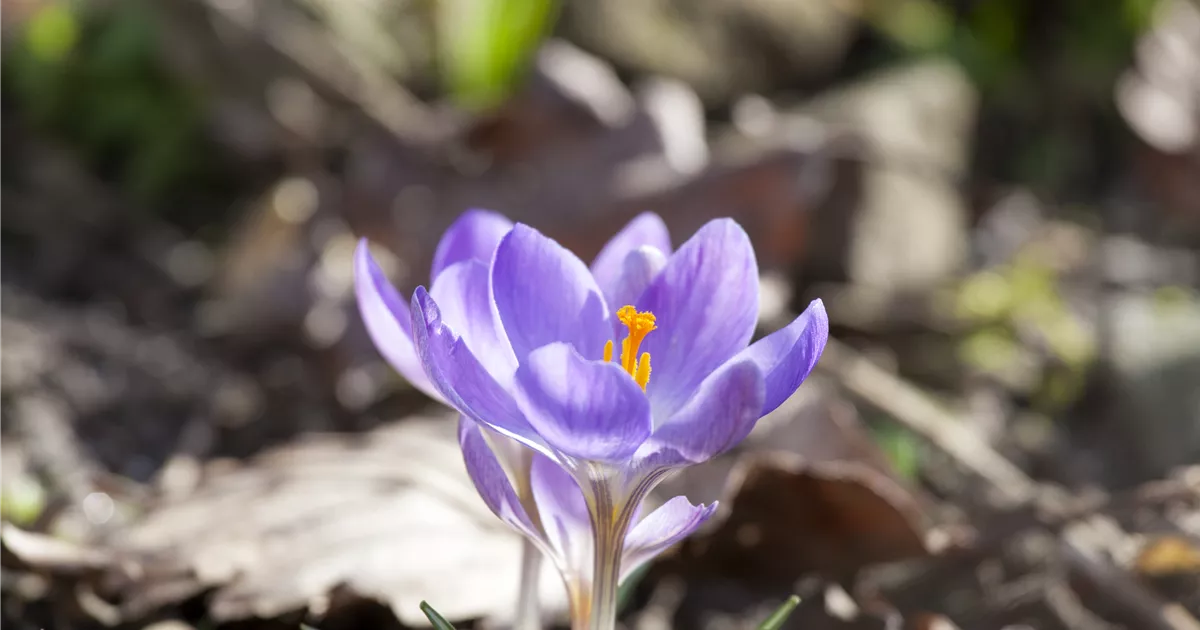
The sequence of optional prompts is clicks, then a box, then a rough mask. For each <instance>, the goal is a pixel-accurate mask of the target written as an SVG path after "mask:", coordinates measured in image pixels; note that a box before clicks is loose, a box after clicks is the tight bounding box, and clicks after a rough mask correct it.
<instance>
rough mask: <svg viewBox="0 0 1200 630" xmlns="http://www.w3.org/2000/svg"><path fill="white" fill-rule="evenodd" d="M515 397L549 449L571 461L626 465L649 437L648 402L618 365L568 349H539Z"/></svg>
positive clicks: (520, 373)
mask: <svg viewBox="0 0 1200 630" xmlns="http://www.w3.org/2000/svg"><path fill="white" fill-rule="evenodd" d="M515 383H516V391H515V392H514V393H515V396H516V399H517V402H518V403H519V404H520V407H521V410H522V411H524V412H525V417H526V418H527V419H528V421H529V424H530V425H532V426H533V428H534V429H536V430H537V432H538V435H540V436H542V439H544V440H545V441H546V443H547V444H549V445H550V446H552V447H554V448H555V449H557V450H558V451H559V452H562V453H564V454H566V455H569V456H571V457H576V458H579V459H586V460H591V461H604V462H625V461H627V460H628V459H629V458H630V456H632V455H633V453H634V452H635V451H636V450H637V448H638V447H639V446H641V444H642V442H644V441H645V440H646V438H647V437H649V436H650V427H651V424H650V401H648V400H647V399H646V395H645V393H644V392H642V389H641V388H640V387H638V385H637V383H635V382H634V381H633V378H631V377H630V376H629V374H628V373H626V372H625V371H624V370H622V369H621V367H620V366H618V365H617V364H615V363H609V362H604V361H589V360H587V359H585V358H583V356H582V355H580V354H579V353H578V352H576V351H575V349H574V348H572V347H571V346H569V345H567V344H565V343H554V344H550V345H548V346H545V347H542V348H538V349H537V350H534V351H533V352H532V353H530V354H529V357H528V358H527V359H526V360H525V361H524V362H523V363H521V366H520V367H519V368H517V376H516V379H515Z"/></svg>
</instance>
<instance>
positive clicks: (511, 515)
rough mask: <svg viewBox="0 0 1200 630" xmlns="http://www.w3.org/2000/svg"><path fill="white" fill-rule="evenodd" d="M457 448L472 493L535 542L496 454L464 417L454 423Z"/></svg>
mask: <svg viewBox="0 0 1200 630" xmlns="http://www.w3.org/2000/svg"><path fill="white" fill-rule="evenodd" d="M458 444H459V446H461V447H462V453H463V462H464V463H465V464H466V465H467V475H469V476H470V477H471V482H472V483H474V484H475V490H476V491H478V492H479V496H480V497H482V498H483V502H484V503H486V504H487V506H488V508H489V509H490V510H491V511H492V513H493V514H495V515H496V516H499V517H500V519H501V520H503V521H504V522H505V523H508V524H509V525H512V526H513V527H514V528H516V529H517V531H519V532H521V533H523V534H525V535H526V536H529V537H531V538H534V539H537V538H538V536H537V534H535V533H534V532H536V531H537V530H536V528H534V526H533V523H532V522H531V521H530V520H529V515H528V514H526V512H525V508H523V507H521V502H520V500H518V499H517V493H516V492H515V491H513V487H512V483H510V482H509V480H508V476H507V475H506V474H505V473H504V468H503V467H502V466H501V465H500V462H499V460H497V459H496V454H495V453H493V452H492V449H491V447H490V446H488V443H487V440H486V439H485V438H484V436H483V431H482V430H480V428H479V425H477V424H475V422H473V421H472V420H471V419H470V418H467V417H465V416H462V417H460V418H459V421H458Z"/></svg>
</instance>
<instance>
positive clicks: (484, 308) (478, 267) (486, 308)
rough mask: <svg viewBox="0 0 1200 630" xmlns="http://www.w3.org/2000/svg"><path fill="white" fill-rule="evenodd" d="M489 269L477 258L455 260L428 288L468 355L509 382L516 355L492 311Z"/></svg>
mask: <svg viewBox="0 0 1200 630" xmlns="http://www.w3.org/2000/svg"><path fill="white" fill-rule="evenodd" d="M488 276H489V274H488V268H487V265H485V264H483V263H481V262H479V261H478V260H474V259H471V260H464V261H461V262H457V263H454V264H453V265H450V266H449V267H447V268H446V269H444V270H442V273H441V274H440V275H438V277H437V279H435V280H434V281H433V287H432V288H431V289H430V290H429V295H431V296H432V297H433V299H434V301H435V302H437V304H438V309H439V310H440V311H441V313H442V321H443V322H444V323H445V325H447V326H449V327H450V328H451V329H452V330H454V332H456V333H458V335H459V336H460V337H461V338H462V340H463V343H465V344H467V348H469V349H470V350H471V354H473V355H475V358H477V359H479V362H480V363H482V364H483V366H484V367H485V368H487V371H488V373H489V374H491V375H492V377H493V378H495V379H496V380H497V381H499V382H500V383H501V384H506V383H511V382H512V374H513V372H514V371H515V370H516V369H517V358H516V357H515V356H514V355H513V351H512V346H510V345H509V343H508V338H506V337H505V336H504V330H503V329H502V328H501V327H500V322H498V321H496V315H495V312H494V311H493V310H492V298H491V294H490V293H489V292H488Z"/></svg>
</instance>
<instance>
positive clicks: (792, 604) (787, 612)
mask: <svg viewBox="0 0 1200 630" xmlns="http://www.w3.org/2000/svg"><path fill="white" fill-rule="evenodd" d="M799 605H800V597H799V596H797V595H792V596H791V597H789V598H787V601H785V602H783V604H782V605H780V606H779V608H776V609H775V612H773V613H771V616H770V617H767V619H766V621H763V622H762V623H761V624H759V626H758V630H779V628H781V627H783V622H785V621H787V619H788V617H791V616H792V612H793V611H795V610H796V606H799Z"/></svg>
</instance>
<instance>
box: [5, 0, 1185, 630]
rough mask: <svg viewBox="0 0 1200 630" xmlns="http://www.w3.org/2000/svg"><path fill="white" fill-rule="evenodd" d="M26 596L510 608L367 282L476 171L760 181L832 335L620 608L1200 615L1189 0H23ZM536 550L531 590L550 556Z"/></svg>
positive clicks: (1125, 620)
mask: <svg viewBox="0 0 1200 630" xmlns="http://www.w3.org/2000/svg"><path fill="white" fill-rule="evenodd" d="M2 17H3V20H2V22H3V24H2V28H3V51H2V64H3V70H2V82H3V91H2V99H0V102H2V111H0V123H2V126H3V129H2V139H3V144H2V148H3V172H2V176H0V183H2V186H0V195H2V203H3V222H2V230H0V235H2V249H0V261H2V262H0V279H2V299H0V305H2V312H3V329H2V333H3V334H2V338H3V347H2V358H3V366H2V367H3V371H2V374H3V378H2V381H0V384H2V390H0V405H2V406H0V412H2V415H3V439H2V446H0V449H2V478H0V480H2V494H0V497H2V501H0V508H2V516H3V530H2V531H3V536H2V543H3V548H2V551H3V556H2V559H3V568H4V572H3V580H2V587H3V588H2V601H0V603H2V604H3V620H4V623H5V624H6V626H7V627H10V628H14V629H31V630H32V629H43V628H113V627H117V628H151V627H153V628H155V629H156V630H168V629H170V630H186V629H188V628H195V629H197V630H201V629H203V630H214V629H221V630H225V629H233V628H237V629H259V628H271V629H275V628H280V629H282V628H298V627H300V625H301V624H309V625H311V626H313V627H316V628H320V630H338V629H340V628H378V629H386V628H400V627H422V626H427V625H428V622H427V621H426V620H425V618H424V616H423V615H422V614H421V612H420V610H419V609H418V603H419V602H420V601H421V600H423V599H425V600H428V601H429V602H430V603H432V604H433V605H434V606H435V607H436V608H437V609H438V610H440V611H441V612H442V613H443V614H444V615H445V616H446V617H447V618H449V619H450V620H451V621H453V622H455V623H456V624H458V625H459V627H460V628H466V627H488V628H496V627H505V625H506V624H508V623H511V613H512V608H513V603H514V602H515V593H516V584H515V582H516V577H517V567H518V557H519V551H518V542H517V540H516V539H515V537H514V535H512V534H511V533H510V532H508V531H507V530H506V529H505V528H504V527H503V526H502V525H501V524H500V522H499V521H498V520H496V519H495V518H494V517H492V516H491V514H490V513H488V512H487V510H486V508H484V507H483V504H482V502H480V501H479V499H478V498H477V497H476V495H475V493H474V490H473V489H472V488H471V486H470V484H469V482H468V481H467V480H466V477H465V474H464V472H463V471H462V466H461V460H460V457H459V454H458V452H457V443H456V441H455V438H454V418H453V417H452V416H451V415H450V414H449V412H447V411H446V410H445V409H443V408H440V407H438V406H437V405H435V404H433V403H431V402H430V401H429V400H428V399H426V398H424V397H423V396H422V395H421V394H420V393H418V392H416V391H414V390H412V389H411V388H409V387H408V386H407V385H406V384H405V383H404V382H402V380H401V379H400V378H399V377H397V376H396V375H395V374H394V373H393V372H392V371H391V370H390V369H389V368H388V367H387V366H386V365H385V364H384V363H383V362H382V360H381V358H380V356H379V355H378V353H377V352H376V350H375V349H374V348H373V347H372V345H371V343H370V341H369V339H367V337H366V335H365V331H364V330H363V327H362V325H361V323H360V321H359V317H358V314H357V310H356V308H355V306H354V304H353V297H352V286H353V285H352V269H351V260H350V259H351V253H352V250H353V247H354V244H355V242H356V239H357V238H358V237H361V236H366V237H368V238H370V239H371V241H372V243H373V247H374V248H375V250H376V256H377V258H379V260H380V261H381V263H382V264H383V265H384V267H385V268H386V270H387V272H388V273H389V274H390V275H391V277H392V278H393V279H394V281H395V282H396V284H397V285H398V286H399V287H401V289H402V291H406V292H407V291H410V290H412V289H413V288H414V287H415V286H416V285H418V284H424V283H425V282H426V279H427V278H428V268H429V262H430V259H431V257H432V254H433V248H434V246H435V245H436V243H437V239H438V238H439V236H440V234H441V232H442V230H444V229H445V227H446V226H448V225H449V224H450V223H451V222H452V221H453V220H454V219H455V218H456V216H457V215H458V214H460V213H461V212H463V211H464V210H466V209H468V208H473V207H481V208H488V209H493V210H497V211H500V212H503V213H505V214H506V215H508V216H509V217H511V218H512V219H514V220H519V221H523V222H527V223H530V224H532V225H534V226H535V227H538V228H539V229H541V230H543V231H544V232H546V233H547V234H549V235H551V236H554V237H555V238H558V239H560V240H561V241H562V242H563V243H565V244H567V245H568V246H570V247H571V248H572V249H574V250H575V251H576V252H577V253H579V254H580V255H581V256H582V257H584V259H585V260H590V257H591V256H594V255H595V254H596V252H597V251H598V250H599V248H600V247H601V246H602V245H603V243H604V242H605V241H606V239H607V238H608V237H609V236H611V235H612V234H613V233H614V232H615V231H616V230H617V229H619V228H620V227H621V226H622V225H623V224H624V223H625V222H626V221H628V220H629V219H630V218H632V217H633V216H635V215H636V214H637V213H639V212H642V211H645V210H652V211H655V212H658V213H659V214H660V215H662V216H663V217H664V219H665V220H666V222H667V223H668V225H669V226H670V228H671V230H672V234H673V239H674V242H675V243H676V244H677V245H678V244H679V243H682V242H683V241H684V240H686V238H687V237H689V236H690V235H691V234H692V233H693V232H694V231H695V230H696V229H697V228H698V227H699V226H700V225H702V224H703V223H704V222H705V221H707V220H709V219H711V218H714V217H718V216H732V217H733V218H735V219H736V220H738V221H739V222H740V223H741V224H742V225H743V226H744V227H745V228H746V229H747V231H748V232H749V233H750V235H751V237H752V239H753V240H754V242H755V246H756V248H757V250H758V253H759V263H760V267H761V269H762V272H763V275H762V282H761V286H762V304H761V306H762V315H761V322H760V334H761V333H763V332H765V331H770V330H774V329H775V328H776V327H778V326H780V325H781V324H782V323H784V322H786V321H789V320H790V318H791V317H794V316H795V314H796V313H798V312H799V311H800V310H802V309H803V307H804V306H805V305H806V304H807V303H808V302H809V301H810V300H812V299H814V298H817V297H820V298H822V299H823V300H824V301H825V304H826V305H827V308H828V311H829V314H830V318H831V323H832V327H833V330H832V339H831V341H830V345H829V348H828V350H827V351H826V354H825V356H824V358H823V359H822V361H821V364H820V365H819V366H818V370H817V371H816V372H815V373H814V375H813V376H812V377H811V378H810V379H809V381H808V383H807V384H806V385H805V386H804V387H802V388H801V391H800V392H798V393H797V395H796V396H795V397H793V399H791V400H789V401H788V403H786V404H785V405H784V406H783V407H781V408H780V409H779V410H778V411H776V412H774V413H772V414H771V415H770V416H768V417H767V418H765V419H764V420H763V421H762V422H761V423H760V425H759V427H758V428H757V429H756V430H755V432H754V433H753V434H752V435H751V437H750V438H749V439H748V440H747V441H746V443H745V444H743V445H742V446H741V447H740V448H739V449H737V450H736V451H735V452H733V453H730V454H728V455H726V456H723V457H722V458H720V459H718V460H716V461H713V462H711V463H709V464H707V465H705V466H702V467H698V468H695V469H692V470H689V471H687V472H685V473H683V474H681V475H679V476H677V477H675V478H673V479H672V480H671V481H669V482H668V483H667V484H665V486H664V488H663V490H662V492H661V495H662V496H672V495H673V494H680V493H684V494H687V495H688V496H689V497H690V498H691V499H692V500H693V501H711V500H715V499H720V500H721V501H722V504H723V505H724V508H723V510H722V512H721V513H720V514H719V516H718V517H716V518H714V521H713V522H711V523H710V524H709V525H708V526H707V527H706V528H705V529H704V530H702V531H701V532H700V533H698V534H697V535H696V536H694V537H693V538H692V539H691V540H689V541H687V542H685V543H684V544H682V545H680V546H679V547H678V548H677V549H675V550H673V551H672V552H670V553H668V554H667V555H666V556H664V557H663V558H660V559H659V560H658V561H657V562H655V563H654V564H653V565H651V566H650V567H649V568H648V569H647V570H645V571H641V572H639V573H638V574H637V575H635V576H634V578H632V579H631V580H630V582H629V583H628V585H627V587H626V588H625V589H624V591H623V596H624V602H625V603H624V606H625V608H624V611H625V612H624V613H623V615H622V623H624V624H625V625H626V627H628V628H631V629H646V630H659V629H664V628H681V629H692V628H702V629H710V628H711V629H714V630H715V629H733V628H753V627H755V626H756V625H757V623H758V622H759V621H761V620H762V619H763V618H764V617H765V616H766V615H767V614H769V613H770V611H771V610H773V609H774V608H775V607H776V606H777V605H778V604H779V603H780V602H781V601H783V599H784V598H785V597H787V596H788V595H789V594H791V593H796V594H799V595H801V597H802V598H803V602H802V604H801V605H800V607H799V608H798V609H797V611H796V612H795V614H794V615H793V617H792V618H791V619H790V620H789V622H788V625H786V626H785V627H789V628H806V629H810V630H811V629H817V630H823V629H826V628H835V629H842V628H906V629H927V630H931V629H934V628H939V629H944V628H964V629H974V628H1052V629H1053V628H1062V629H1069V630H1074V629H1080V628H1130V629H1134V630H1157V629H1173V630H1181V629H1188V630H1195V629H1196V628H1200V622H1197V617H1200V595H1198V594H1200V542H1198V541H1200V466H1198V463H1200V295H1198V293H1197V291H1198V289H1200V4H1197V3H1196V2H1194V1H1193V0H1107V1H1104V2H1094V1H1091V2H1090V1H1086V0H1055V1H1036V0H802V1H801V0H794V1H788V0H519V1H517V0H508V1H505V0H75V1H67V0H3V5H2ZM561 590H562V589H561V588H560V586H559V584H558V583H557V582H556V581H555V578H554V577H553V576H552V575H551V574H549V573H547V574H546V578H545V579H544V580H543V585H542V600H543V603H544V606H545V609H546V616H547V622H548V623H550V622H554V623H558V624H560V625H561V623H562V619H563V618H562V610H563V599H564V598H563V593H562V592H561Z"/></svg>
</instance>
